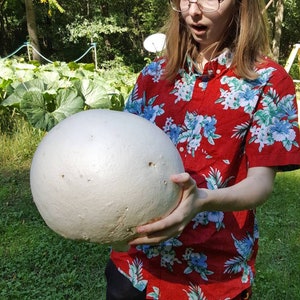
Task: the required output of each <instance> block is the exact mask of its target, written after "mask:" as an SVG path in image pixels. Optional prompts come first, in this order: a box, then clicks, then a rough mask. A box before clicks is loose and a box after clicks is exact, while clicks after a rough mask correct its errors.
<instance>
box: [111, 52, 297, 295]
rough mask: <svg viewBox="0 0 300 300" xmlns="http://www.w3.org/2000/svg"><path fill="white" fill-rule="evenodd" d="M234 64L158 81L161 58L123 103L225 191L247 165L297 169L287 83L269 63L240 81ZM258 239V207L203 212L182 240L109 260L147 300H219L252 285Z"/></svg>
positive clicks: (202, 181) (226, 58) (224, 58)
mask: <svg viewBox="0 0 300 300" xmlns="http://www.w3.org/2000/svg"><path fill="white" fill-rule="evenodd" d="M230 63H231V52H230V51H228V50H227V51H225V52H224V53H223V54H221V55H220V56H219V57H218V58H216V59H215V60H213V61H211V62H209V63H207V64H206V66H205V69H204V71H203V73H200V72H198V71H197V70H196V68H195V67H194V65H193V64H192V63H191V62H190V61H189V62H188V63H187V67H186V69H182V70H180V71H179V73H178V76H177V78H176V80H175V82H174V83H170V82H168V81H166V80H164V79H163V77H162V75H163V73H164V67H165V59H164V58H161V59H158V60H157V61H155V62H153V63H151V64H149V65H148V66H146V67H145V68H144V70H143V71H142V72H141V74H140V76H139V78H138V80H137V82H136V85H135V87H134V89H133V91H132V94H131V96H130V98H129V100H128V102H127V104H126V111H128V112H131V113H134V114H137V115H140V116H142V117H144V118H146V119H148V120H149V121H150V122H153V123H155V124H156V125H157V126H159V127H160V128H161V129H162V130H163V131H164V132H165V133H166V134H167V135H168V136H169V137H170V139H171V140H172V141H173V143H174V144H175V145H176V147H177V149H178V151H179V153H180V154H181V158H182V161H183V163H184V166H185V169H186V171H187V172H189V173H190V174H191V176H192V177H193V178H194V179H195V180H196V182H197V184H198V186H199V187H204V188H209V189H221V188H224V187H227V186H231V185H233V184H236V183H237V182H239V181H241V180H243V179H244V178H245V177H246V174H247V169H248V168H249V167H257V166H265V167H277V168H278V169H282V170H288V169H294V168H298V167H299V165H300V150H299V149H300V148H299V144H300V137H299V125H298V122H297V103H296V98H295V90H294V84H293V82H292V80H291V78H290V77H289V76H288V74H287V73H286V72H285V70H284V69H283V68H282V67H281V66H279V65H278V64H276V63H275V62H273V61H271V60H269V59H268V58H266V60H265V62H263V63H261V64H260V65H259V66H257V73H258V74H259V76H258V78H257V79H255V80H246V79H242V78H240V77H238V76H237V75H236V74H235V72H234V70H233V69H232V68H230ZM145 138H146V137H145ZM249 188H251V189H253V188H255V187H249ZM141 201H142V199H141ZM257 242H258V227H257V222H256V218H255V211H254V210H248V211H239V212H219V211H215V212H214V211H212V212H201V213H198V214H197V215H195V217H194V219H193V220H192V221H191V222H190V224H189V225H188V226H187V227H186V228H185V230H184V232H183V233H182V234H181V235H180V236H178V237H176V238H172V239H170V240H168V241H166V242H164V243H162V244H159V245H156V246H142V245H141V246H137V247H131V249H130V251H129V252H116V251H112V253H111V259H112V260H113V262H114V263H115V264H116V266H117V267H118V269H119V271H120V272H121V273H122V274H123V275H124V276H126V277H127V278H128V279H129V280H130V281H131V282H132V284H133V286H134V287H135V288H137V289H139V290H141V291H142V290H144V289H145V288H146V289H147V299H161V300H168V299H169V300H185V299H203V300H204V299H207V300H224V299H232V298H234V297H235V296H237V295H238V294H240V293H241V292H242V291H243V290H245V289H247V288H248V287H249V286H250V285H251V283H252V282H253V278H254V272H255V270H254V264H255V258H256V254H257V249H258V244H257Z"/></svg>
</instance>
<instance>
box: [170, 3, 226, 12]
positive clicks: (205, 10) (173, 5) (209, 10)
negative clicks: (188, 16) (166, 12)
mask: <svg viewBox="0 0 300 300" xmlns="http://www.w3.org/2000/svg"><path fill="white" fill-rule="evenodd" d="M180 1H181V0H180ZM180 1H179V2H180ZM200 1H201V0H188V2H189V5H188V7H187V9H185V10H180V9H178V8H176V5H175V4H174V1H173V0H169V2H170V5H171V8H172V9H173V10H174V11H176V12H179V13H182V12H186V11H188V10H189V9H190V7H191V4H197V6H198V8H199V9H200V10H201V11H202V12H209V13H213V12H216V11H218V10H219V8H220V4H221V3H222V2H223V1H224V0H217V1H218V8H217V9H214V10H211V9H205V8H203V7H201V4H200V3H199V2H200Z"/></svg>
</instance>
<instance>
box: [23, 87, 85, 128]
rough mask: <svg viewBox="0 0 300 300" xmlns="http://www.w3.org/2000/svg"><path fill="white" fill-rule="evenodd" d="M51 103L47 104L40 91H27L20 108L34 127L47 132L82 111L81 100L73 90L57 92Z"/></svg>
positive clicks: (82, 104)
mask: <svg viewBox="0 0 300 300" xmlns="http://www.w3.org/2000/svg"><path fill="white" fill-rule="evenodd" d="M53 101H54V103H49V101H48V100H47V98H46V97H45V94H44V93H42V92H41V91H37V90H36V91H28V92H26V93H25V94H24V96H23V99H22V101H21V104H20V108H21V111H22V112H23V113H25V115H26V116H27V118H28V121H29V122H30V123H31V124H32V125H33V126H34V127H36V128H39V129H43V130H46V131H49V130H50V129H51V128H53V127H54V126H55V125H56V124H58V123H59V122H60V121H62V120H63V119H65V118H66V117H68V116H70V115H72V114H75V113H77V112H79V111H81V110H83V107H84V103H83V100H82V98H81V97H79V96H78V95H77V91H76V90H75V89H63V90H59V91H58V93H57V96H56V98H54V100H53ZM50 104H52V105H50ZM52 106H54V108H55V109H54V110H52Z"/></svg>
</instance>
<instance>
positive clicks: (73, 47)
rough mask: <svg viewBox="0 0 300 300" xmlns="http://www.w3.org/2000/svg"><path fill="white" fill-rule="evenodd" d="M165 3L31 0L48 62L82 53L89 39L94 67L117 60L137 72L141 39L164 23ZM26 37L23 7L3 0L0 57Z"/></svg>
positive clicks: (153, 0) (141, 55) (140, 62)
mask: <svg viewBox="0 0 300 300" xmlns="http://www.w3.org/2000/svg"><path fill="white" fill-rule="evenodd" d="M41 1H42V2H47V3H41ZM51 3H52V4H51ZM55 3H59V5H60V7H61V8H63V10H64V12H63V13H61V12H60V11H59V10H58V9H55V5H56V4H55ZM167 3H168V2H167V1H161V0H144V1H140V0H133V1H126V0H116V1H108V0H96V1H90V0H80V1H79V0H73V1H66V0H59V1H48V0H47V1H46V0H35V1H34V4H35V5H34V7H35V15H36V23H37V27H38V36H39V41H40V48H41V53H42V54H43V55H44V56H46V57H47V58H49V59H50V60H52V61H54V60H59V61H72V60H74V59H76V58H77V57H79V55H80V54H82V53H83V51H84V50H85V49H86V48H87V44H88V43H90V41H91V37H92V39H93V42H95V43H97V45H98V47H97V50H98V51H97V57H98V65H101V64H102V62H105V61H110V60H114V59H115V58H121V59H122V61H124V62H125V64H126V65H131V66H132V65H134V66H135V70H136V71H138V70H140V69H141V68H142V66H143V63H144V56H145V52H144V49H143V40H144V39H145V37H146V36H148V35H149V34H151V33H154V32H157V31H158V30H160V28H161V27H162V25H163V23H164V22H163V20H164V18H165V15H166V13H167V11H168V10H167V8H168V4H167ZM27 36H28V33H27V28H26V18H25V16H24V5H23V4H21V5H20V3H19V1H18V0H3V5H2V6H0V56H5V55H6V54H10V53H12V52H13V51H14V50H15V49H17V48H18V47H19V46H20V45H22V44H23V43H24V42H25V41H26V40H27ZM87 59H91V58H90V57H89V58H86V59H85V60H83V61H82V62H89V61H88V60H87Z"/></svg>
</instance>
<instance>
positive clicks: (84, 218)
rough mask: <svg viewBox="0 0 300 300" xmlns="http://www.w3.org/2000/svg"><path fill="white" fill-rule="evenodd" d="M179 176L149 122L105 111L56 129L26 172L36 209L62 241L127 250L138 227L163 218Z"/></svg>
mask: <svg viewBox="0 0 300 300" xmlns="http://www.w3.org/2000/svg"><path fill="white" fill-rule="evenodd" d="M183 171H184V168H183V165H182V161H181V158H180V156H179V153H178V151H177V149H176V147H175V146H174V145H173V144H172V142H171V140H170V139H169V137H168V136H167V135H166V134H165V133H164V132H163V131H162V130H161V129H159V128H158V127H157V126H155V125H154V124H152V123H151V122H149V121H147V120H145V119H143V118H141V117H138V116H135V115H133V114H129V113H126V112H117V111H110V110H102V109H95V110H87V111H83V112H80V113H77V114H75V115H73V116H70V117H68V118H67V119H65V120H63V121H62V122H60V123H59V124H58V125H57V126H55V127H54V128H53V129H52V130H51V131H50V132H49V133H48V134H47V135H46V136H45V137H44V139H43V140H42V142H41V143H40V145H39V146H38V148H37V150H36V152H35V154H34V157H33V160H32V165H31V171H30V184H31V191H32V195H33V199H34V202H35V203H36V206H37V208H38V210H39V212H40V214H41V216H42V217H43V219H44V220H45V222H46V224H47V225H48V226H49V227H50V228H51V229H52V230H54V231H55V232H57V233H58V234H60V235H62V236H64V237H65V238H69V239H75V240H86V241H91V242H96V243H100V244H117V245H118V244H119V245H125V244H126V242H127V241H129V240H130V239H132V238H133V237H134V236H135V234H136V232H135V228H136V226H138V225H141V224H145V223H149V222H151V221H153V220H156V219H159V218H161V217H163V216H165V215H167V214H169V213H170V212H171V211H172V210H173V209H174V208H175V207H176V206H177V204H178V201H179V200H180V197H181V189H180V187H179V186H178V185H176V184H175V183H173V182H172V181H171V180H170V176H171V175H172V174H177V173H181V172H183Z"/></svg>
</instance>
